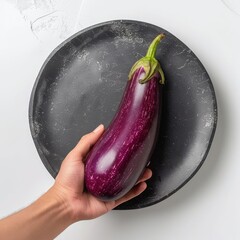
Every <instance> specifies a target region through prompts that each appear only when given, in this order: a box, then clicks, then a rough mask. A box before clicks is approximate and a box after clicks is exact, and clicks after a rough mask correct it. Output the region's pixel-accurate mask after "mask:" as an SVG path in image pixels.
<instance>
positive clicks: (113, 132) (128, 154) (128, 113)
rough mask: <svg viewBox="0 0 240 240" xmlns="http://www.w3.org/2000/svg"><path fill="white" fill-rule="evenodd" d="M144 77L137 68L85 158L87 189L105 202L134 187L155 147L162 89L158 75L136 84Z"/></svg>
mask: <svg viewBox="0 0 240 240" xmlns="http://www.w3.org/2000/svg"><path fill="white" fill-rule="evenodd" d="M144 74H145V71H144V68H139V69H138V70H137V71H135V73H134V75H133V77H132V79H131V80H130V81H128V83H127V86H126V88H125V92H124V95H123V98H122V102H121V103H120V106H119V109H118V111H117V113H116V115H115V117H114V119H113V121H112V122H111V124H110V126H109V127H108V128H107V130H106V131H105V132H104V134H103V135H102V137H101V138H100V139H99V141H98V142H97V143H96V145H95V146H94V148H93V149H92V151H91V152H90V154H89V155H88V157H87V162H86V167H85V185H86V188H87V190H88V191H89V192H90V193H92V194H93V195H94V196H96V197H97V198H99V199H101V200H104V201H110V200H115V199H118V198H120V197H121V196H123V195H124V194H126V193H127V192H128V191H129V190H130V189H131V188H132V187H133V186H134V185H135V183H136V182H137V180H138V178H139V176H140V175H141V173H142V172H143V170H144V168H145V166H146V165H147V163H148V162H149V160H150V157H151V153H152V150H153V148H154V146H155V141H156V137H157V133H158V125H159V121H160V119H159V118H160V109H161V106H160V104H161V95H162V85H160V84H159V77H160V76H159V73H156V74H155V75H154V76H153V77H152V78H151V79H150V80H149V81H148V82H146V83H144V84H141V83H139V80H140V79H141V78H142V76H143V75H144Z"/></svg>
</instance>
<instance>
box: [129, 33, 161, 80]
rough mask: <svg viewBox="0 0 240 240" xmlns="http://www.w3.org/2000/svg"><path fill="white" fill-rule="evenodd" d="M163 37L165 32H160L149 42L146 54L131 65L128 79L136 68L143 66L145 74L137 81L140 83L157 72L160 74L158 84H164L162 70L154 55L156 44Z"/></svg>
mask: <svg viewBox="0 0 240 240" xmlns="http://www.w3.org/2000/svg"><path fill="white" fill-rule="evenodd" d="M164 37H165V34H163V33H161V34H159V35H158V36H157V37H156V38H155V39H154V40H153V41H152V42H151V44H150V46H149V48H148V50H147V54H146V56H145V57H143V58H141V59H139V60H138V61H137V62H136V63H135V64H134V65H133V66H132V68H131V70H130V73H129V75H128V79H129V80H131V79H132V77H133V75H134V73H135V72H136V70H137V69H139V68H141V67H143V68H144V71H145V74H146V75H145V77H144V78H143V79H140V80H139V83H141V84H144V83H146V82H147V81H149V80H150V79H151V78H152V77H153V76H154V74H156V73H157V72H158V73H159V74H160V76H161V79H160V84H164V81H165V78H164V73H163V70H162V68H161V66H160V64H159V62H158V60H157V59H156V58H155V55H156V52H157V46H158V44H159V42H160V41H161V40H162V39H163V38H164Z"/></svg>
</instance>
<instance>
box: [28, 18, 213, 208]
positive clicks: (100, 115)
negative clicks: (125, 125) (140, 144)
mask: <svg viewBox="0 0 240 240" xmlns="http://www.w3.org/2000/svg"><path fill="white" fill-rule="evenodd" d="M162 32H164V33H165V34H166V38H165V39H164V40H163V41H162V43H161V44H160V45H159V48H158V52H157V59H159V60H160V62H161V65H162V68H163V70H164V72H165V76H166V85H165V87H164V88H165V91H164V108H163V116H162V122H161V129H160V134H159V139H158V143H157V145H156V149H155V151H154V154H153V156H152V159H151V164H150V167H151V169H152V170H153V177H152V179H151V180H149V182H148V189H147V190H146V191H145V192H144V193H143V194H141V195H140V196H139V197H137V198H135V199H134V200H131V201H129V202H128V203H125V204H123V205H121V206H120V207H118V209H136V208H142V207H146V206H150V205H152V204H155V203H158V202H160V201H161V200H163V199H165V198H167V197H168V196H170V195H171V194H173V193H174V192H176V191H177V190H178V189H180V188H181V187H182V186H183V185H184V184H185V183H186V182H187V181H189V180H190V179H191V178H192V177H193V175H194V174H195V173H196V172H197V171H198V169H199V168H200V166H201V165H202V164H203V162H204V160H205V158H206V156H207V154H208V151H209V148H210V146H211V143H212V140H213V136H214V132H215V128H216V122H217V103H216V97H215V93H214V88H213V85H212V82H211V80H210V78H209V76H208V74H207V72H206V70H205V68H204V67H203V65H202V64H201V62H200V61H199V59H198V58H197V57H196V56H195V55H194V53H193V52H192V51H191V50H190V49H189V48H188V47H187V46H186V45H185V44H183V43H182V42H181V41H180V40H179V39H177V38H176V37H175V36H173V35H172V34H170V33H169V32H167V31H166V30H164V29H162V28H160V27H158V26H154V25H151V24H148V23H144V22H137V21H128V20H124V21H111V22H106V23H101V24H98V25H95V26H92V27H90V28H87V29H85V30H83V31H80V32H78V33H77V34H75V35H74V36H72V37H71V38H69V39H67V40H66V41H65V42H63V43H62V44H61V45H60V46H58V47H57V48H56V49H55V50H54V51H53V52H52V53H51V54H50V56H49V57H48V58H47V60H46V61H45V63H44V64H43V67H42V68H41V70H40V73H39V75H38V77H37V80H36V82H35V85H34V88H33V91H32V96H31V101H30V109H29V120H30V128H31V133H32V137H33V140H34V143H35V145H36V148H37V151H38V153H39V155H40V157H41V160H42V162H43V163H44V165H45V167H46V168H47V170H48V171H49V173H50V174H51V175H52V176H53V177H56V175H57V173H58V171H59V168H60V165H61V162H62V160H63V159H64V157H65V156H66V154H67V153H68V152H69V151H70V150H71V149H72V148H73V147H74V146H75V144H76V143H77V142H78V140H79V139H80V137H81V136H82V135H83V134H85V133H88V132H90V131H91V130H93V129H94V128H95V127H96V126H97V125H98V124H100V123H103V124H104V125H105V126H106V127H107V126H108V124H109V123H110V121H111V119H112V118H113V116H114V114H115V112H116V110H117V108H118V105H119V102H120V100H121V97H122V94H123V90H124V87H125V84H126V82H127V77H128V72H129V70H130V68H131V66H132V65H133V63H135V61H136V60H138V59H139V58H141V57H142V56H144V55H145V53H146V50H147V47H148V45H149V43H150V42H151V41H152V40H153V38H154V37H155V36H156V35H157V34H159V33H162Z"/></svg>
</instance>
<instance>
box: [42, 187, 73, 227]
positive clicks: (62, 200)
mask: <svg viewBox="0 0 240 240" xmlns="http://www.w3.org/2000/svg"><path fill="white" fill-rule="evenodd" d="M46 194H47V195H48V197H49V198H50V199H51V200H52V201H53V202H55V204H56V205H57V206H58V208H59V211H60V212H61V213H62V217H63V218H64V220H65V221H66V223H67V224H68V225H71V224H72V223H74V222H75V219H74V214H73V208H72V206H71V204H70V199H69V198H68V194H67V191H65V190H64V188H62V187H60V186H58V185H57V184H54V185H53V186H52V187H51V188H50V189H49V190H48V192H47V193H46Z"/></svg>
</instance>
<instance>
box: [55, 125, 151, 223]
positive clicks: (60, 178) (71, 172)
mask: <svg viewBox="0 0 240 240" xmlns="http://www.w3.org/2000/svg"><path fill="white" fill-rule="evenodd" d="M103 132H104V126H103V125H99V126H98V127H97V128H96V129H95V130H94V131H93V132H91V133H89V134H86V135H85V136H83V137H82V138H81V140H80V141H79V143H78V144H77V145H76V147H75V148H74V149H73V150H72V151H71V152H70V153H69V154H68V155H67V156H66V158H65V159H64V161H63V163H62V165H61V168H60V171H59V173H58V175H57V177H56V181H55V184H54V186H53V189H52V191H54V192H55V194H56V195H57V196H58V197H59V198H60V199H61V201H63V202H64V204H66V207H68V208H69V209H70V212H71V218H72V221H73V222H76V221H79V220H85V219H92V218H96V217H98V216H101V215H103V214H105V213H107V212H108V211H110V210H112V209H113V208H115V207H116V206H118V205H120V204H121V203H124V202H126V201H128V200H130V199H132V198H134V197H136V196H138V195H139V194H141V193H142V192H143V191H144V190H145V189H146V187H147V185H146V183H145V181H146V180H147V179H149V178H150V177H151V176H152V171H151V170H150V169H146V170H145V172H144V173H143V175H142V176H141V178H140V179H139V181H138V183H137V184H136V185H135V186H134V187H133V188H132V189H131V190H130V191H129V192H128V193H127V194H126V195H125V196H123V197H122V198H120V199H118V200H115V201H109V202H103V201H101V200H98V199H97V198H95V197H94V196H93V195H91V194H90V193H88V192H85V191H84V159H85V157H86V155H87V153H88V152H89V151H90V149H91V147H92V146H93V145H94V144H95V143H96V142H97V140H98V139H99V138H100V136H101V135H102V133H103Z"/></svg>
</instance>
